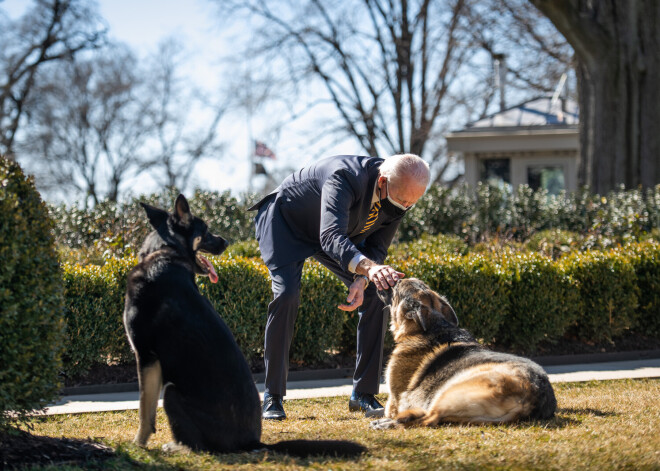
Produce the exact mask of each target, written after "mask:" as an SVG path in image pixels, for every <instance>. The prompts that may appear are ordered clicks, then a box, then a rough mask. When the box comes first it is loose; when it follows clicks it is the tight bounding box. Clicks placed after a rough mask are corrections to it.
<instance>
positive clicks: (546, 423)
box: [509, 407, 618, 430]
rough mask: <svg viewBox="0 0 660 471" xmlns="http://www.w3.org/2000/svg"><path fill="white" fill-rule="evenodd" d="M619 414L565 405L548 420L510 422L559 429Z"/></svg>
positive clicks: (521, 426)
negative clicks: (590, 418)
mask: <svg viewBox="0 0 660 471" xmlns="http://www.w3.org/2000/svg"><path fill="white" fill-rule="evenodd" d="M617 415H618V414H617V413H616V412H611V411H602V410H598V409H592V408H589V407H579V408H575V407H564V408H560V409H557V411H556V412H555V416H554V417H553V418H551V419H548V420H523V421H520V422H518V423H515V424H509V426H510V427H514V428H527V427H529V426H530V425H535V426H539V427H542V428H544V429H547V430H559V429H564V428H567V427H574V426H578V425H581V424H582V423H583V422H584V421H585V420H586V419H588V418H589V417H616V416H617Z"/></svg>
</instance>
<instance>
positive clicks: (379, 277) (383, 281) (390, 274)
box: [367, 265, 406, 290]
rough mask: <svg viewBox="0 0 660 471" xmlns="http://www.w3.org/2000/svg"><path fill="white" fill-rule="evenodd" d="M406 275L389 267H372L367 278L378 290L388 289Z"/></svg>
mask: <svg viewBox="0 0 660 471" xmlns="http://www.w3.org/2000/svg"><path fill="white" fill-rule="evenodd" d="M405 276H406V275H405V274H404V273H401V272H400V271H396V270H395V269H394V268H392V267H391V266H389V265H372V266H371V267H369V269H368V270H367V277H368V278H369V280H370V281H373V283H374V284H375V285H376V289H379V290H380V289H388V288H389V287H390V286H394V285H396V283H397V281H399V280H400V279H401V278H403V277H405Z"/></svg>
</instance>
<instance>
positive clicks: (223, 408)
mask: <svg viewBox="0 0 660 471" xmlns="http://www.w3.org/2000/svg"><path fill="white" fill-rule="evenodd" d="M142 206H143V207H144V209H145V211H146V212H147V217H148V219H149V222H150V223H151V225H152V226H153V228H154V231H153V232H152V233H151V234H149V235H148V236H147V238H146V240H145V242H144V244H143V245H142V248H141V249H140V252H139V254H138V262H139V263H138V264H137V265H136V266H135V267H134V268H133V269H132V270H131V271H130V273H129V274H128V279H127V287H126V305H125V310H124V326H125V327H126V333H127V334H128V339H129V341H130V343H131V346H132V348H133V350H134V352H135V357H136V359H137V368H138V379H139V387H140V412H139V416H140V426H139V429H138V432H137V435H136V437H135V442H136V443H137V444H138V445H140V446H145V445H146V443H147V440H148V439H149V436H150V435H151V434H152V433H153V432H155V430H156V408H157V405H158V397H159V395H160V392H161V389H163V403H164V407H165V413H166V414H167V417H168V420H169V423H170V428H171V430H172V434H173V436H174V440H175V442H174V443H173V444H170V445H169V447H168V448H169V449H170V450H176V449H178V448H184V447H187V448H190V449H193V450H205V451H210V452H218V453H226V452H237V451H241V450H255V449H261V448H267V449H270V450H274V451H281V452H285V453H290V454H294V455H301V456H308V455H315V454H336V455H343V456H353V455H358V454H360V453H362V452H363V451H365V448H364V447H362V446H361V445H358V444H356V443H353V442H347V441H308V440H294V441H287V442H279V443H275V444H272V445H265V444H263V443H261V441H260V438H261V407H260V401H259V394H258V393H257V388H256V387H255V384H254V382H253V380H252V374H251V373H250V369H249V367H248V364H247V362H246V360H245V357H244V356H243V354H242V353H241V351H240V349H239V347H238V344H237V343H236V341H235V339H234V337H233V335H232V333H231V331H230V330H229V328H228V327H227V325H226V324H225V323H224V322H223V320H222V318H221V317H220V315H219V314H218V313H217V312H216V311H215V309H214V308H213V306H212V305H211V303H210V302H209V301H208V300H207V299H206V298H205V297H204V296H202V295H201V294H200V292H199V289H198V288H197V285H196V284H195V275H204V276H208V277H209V278H210V280H211V282H213V283H215V282H217V281H218V275H217V274H216V272H215V269H214V268H213V265H212V264H211V262H209V260H207V259H206V258H205V257H204V256H203V255H201V252H204V253H207V254H211V255H219V254H221V253H222V252H223V251H224V250H225V249H226V248H227V241H226V240H225V239H223V238H222V237H218V236H216V235H213V234H211V233H210V232H209V230H208V227H207V225H206V223H205V222H204V221H203V220H201V219H200V218H198V217H195V216H193V215H192V214H191V213H190V208H189V206H188V202H187V201H186V198H185V197H184V196H183V195H179V197H178V198H177V199H176V202H175V204H174V212H173V213H171V214H170V213H168V212H167V211H164V210H162V209H158V208H155V207H153V206H149V205H147V204H143V205H142ZM181 445H183V447H182V446H181Z"/></svg>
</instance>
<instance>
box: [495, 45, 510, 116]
mask: <svg viewBox="0 0 660 471" xmlns="http://www.w3.org/2000/svg"><path fill="white" fill-rule="evenodd" d="M493 72H494V75H495V87H496V88H497V89H498V90H499V92H500V111H504V110H505V109H506V97H505V95H504V92H505V90H506V72H507V71H506V54H493Z"/></svg>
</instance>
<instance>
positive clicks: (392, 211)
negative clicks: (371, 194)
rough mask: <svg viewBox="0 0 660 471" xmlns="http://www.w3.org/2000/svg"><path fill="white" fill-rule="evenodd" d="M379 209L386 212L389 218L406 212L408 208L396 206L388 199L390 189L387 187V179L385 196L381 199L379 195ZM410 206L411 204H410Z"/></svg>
mask: <svg viewBox="0 0 660 471" xmlns="http://www.w3.org/2000/svg"><path fill="white" fill-rule="evenodd" d="M379 198H380V210H381V211H383V212H384V213H385V214H387V215H388V216H389V217H391V218H398V217H401V216H403V215H404V214H406V212H407V211H408V209H410V208H408V209H403V208H400V207H398V206H397V205H395V204H393V203H392V201H391V200H390V189H389V181H388V188H387V197H386V198H385V199H383V198H382V197H380V196H379ZM411 207H412V206H411Z"/></svg>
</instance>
